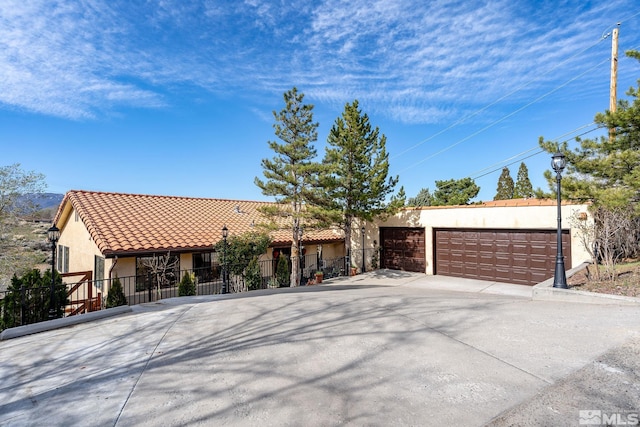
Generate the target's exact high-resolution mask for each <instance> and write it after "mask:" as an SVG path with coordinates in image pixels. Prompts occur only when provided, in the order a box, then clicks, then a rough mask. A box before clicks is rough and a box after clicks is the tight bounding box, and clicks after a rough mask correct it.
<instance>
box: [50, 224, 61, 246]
mask: <svg viewBox="0 0 640 427" xmlns="http://www.w3.org/2000/svg"><path fill="white" fill-rule="evenodd" d="M59 239H60V230H59V229H58V227H56V225H55V224H53V226H52V227H51V228H50V229H48V230H47V240H49V242H51V243H56V242H57V241H58V240H59Z"/></svg>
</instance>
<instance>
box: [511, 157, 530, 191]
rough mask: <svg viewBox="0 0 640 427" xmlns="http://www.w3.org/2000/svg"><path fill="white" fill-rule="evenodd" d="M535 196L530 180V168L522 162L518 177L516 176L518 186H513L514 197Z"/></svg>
mask: <svg viewBox="0 0 640 427" xmlns="http://www.w3.org/2000/svg"><path fill="white" fill-rule="evenodd" d="M530 197H533V186H532V185H531V181H529V170H528V169H527V165H525V164H524V162H522V163H520V168H519V169H518V177H517V178H516V186H515V187H514V188H513V198H514V199H523V198H525V199H528V198H530Z"/></svg>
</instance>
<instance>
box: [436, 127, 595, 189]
mask: <svg viewBox="0 0 640 427" xmlns="http://www.w3.org/2000/svg"><path fill="white" fill-rule="evenodd" d="M594 124H596V123H595V122H591V123H589V124H586V125H582V126H579V127H577V128H575V129H573V130H572V131H569V132H565V133H564V134H562V135H560V136H558V137H557V138H554V139H553V140H552V141H557V140H559V139H560V138H564V137H565V136H567V135H572V134H574V133H575V132H577V131H579V130H581V129H584V128H587V127H590V126H593V125H594ZM602 127H603V126H600V125H597V126H596V127H595V128H593V129H589V130H587V131H585V132H582V133H580V134H578V135H575V136H572V137H571V138H567V139H565V140H563V141H559V142H558V144H563V143H565V142H569V141H571V140H572V139H575V138H578V137H580V136H584V135H587V134H589V133H591V132H595V131H596V130H598V129H601V128H602ZM532 151H535V152H534V153H532V154H529V155H528V156H525V157H521V156H522V155H524V154H527V153H530V152H532ZM544 152H545V151H544V150H543V149H541V148H540V147H533V148H530V149H528V150H525V151H522V152H520V153H518V154H516V155H514V156H511V157H509V158H507V159H504V160H502V161H500V162H497V163H494V164H493V165H491V166H488V167H486V168H484V169H481V170H479V171H477V172H474V173H472V174H469V176H468V177H469V178H471V179H472V180H473V181H475V180H477V179H479V178H482V177H485V176H487V175H491V174H492V173H495V172H498V171H500V170H502V168H504V167H507V166H511V165H514V164H516V163H518V162H522V161H523V160H526V159H529V158H531V157H534V156H537V155H539V154H542V153H544ZM512 159H517V160H514V161H512V162H511V163H507V164H504V165H503V163H504V162H506V161H509V160H512ZM497 165H500V166H499V167H497V168H495V169H491V168H494V167H495V166H497ZM488 169H491V170H488ZM487 170H488V171H487ZM485 171H487V172H485ZM477 174H479V175H477ZM474 175H475V176H474ZM454 181H455V180H452V181H451V183H450V184H445V183H443V185H442V186H439V187H438V189H440V190H442V189H445V188H447V187H449V186H450V185H453V184H454Z"/></svg>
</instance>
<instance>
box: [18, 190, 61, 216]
mask: <svg viewBox="0 0 640 427" xmlns="http://www.w3.org/2000/svg"><path fill="white" fill-rule="evenodd" d="M63 198H64V194H57V193H27V194H23V195H21V196H20V197H18V199H17V200H16V201H15V204H14V205H13V206H12V209H11V210H12V211H13V212H14V213H15V214H16V215H17V216H19V217H21V218H24V219H30V220H40V221H41V220H49V219H53V217H54V216H55V214H56V211H57V210H58V206H60V202H62V199H63Z"/></svg>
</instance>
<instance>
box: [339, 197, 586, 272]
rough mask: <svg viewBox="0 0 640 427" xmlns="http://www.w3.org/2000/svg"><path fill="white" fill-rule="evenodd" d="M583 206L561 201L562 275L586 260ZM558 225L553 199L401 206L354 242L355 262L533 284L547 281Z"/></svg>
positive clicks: (553, 267)
mask: <svg viewBox="0 0 640 427" xmlns="http://www.w3.org/2000/svg"><path fill="white" fill-rule="evenodd" d="M587 208H588V206H587V205H584V204H571V203H568V202H563V203H562V233H561V235H562V247H563V254H564V260H565V261H564V262H565V267H566V269H570V268H573V267H576V266H578V265H580V264H581V263H582V262H584V261H589V260H590V256H589V253H588V252H587V250H586V248H585V247H584V244H583V241H582V237H583V236H582V234H581V233H580V231H579V228H580V226H579V225H580V224H588V223H592V222H593V219H592V218H591V217H590V215H589V213H588V209H587ZM557 219H558V211H557V203H556V201H555V200H541V199H515V200H500V201H492V202H485V203H481V204H474V205H465V206H438V207H418V208H404V209H402V210H401V211H400V212H398V213H397V214H396V215H394V216H391V217H389V218H387V219H386V220H383V221H376V222H375V223H373V224H366V225H365V234H364V236H360V234H361V233H356V234H355V236H353V237H352V247H353V248H355V249H354V250H353V256H354V260H353V261H354V263H355V265H358V266H360V265H361V263H362V258H363V254H364V258H365V268H366V269H368V268H371V259H372V254H376V253H377V255H376V257H379V260H378V261H377V262H376V263H377V264H378V265H379V266H380V267H382V268H390V269H398V270H406V271H416V272H422V273H426V274H430V275H431V274H439V275H444V276H454V277H463V278H474V279H481V280H490V281H497V282H506V283H516V284H523V285H534V284H536V283H540V282H542V281H544V280H546V279H548V278H550V277H553V274H554V271H555V262H556V248H557ZM362 237H363V238H362ZM361 238H362V239H361ZM363 243H364V245H363ZM587 243H588V242H587ZM363 247H364V248H365V250H364V251H363V250H362V248H363ZM357 248H360V249H357ZM374 248H375V249H374Z"/></svg>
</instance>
